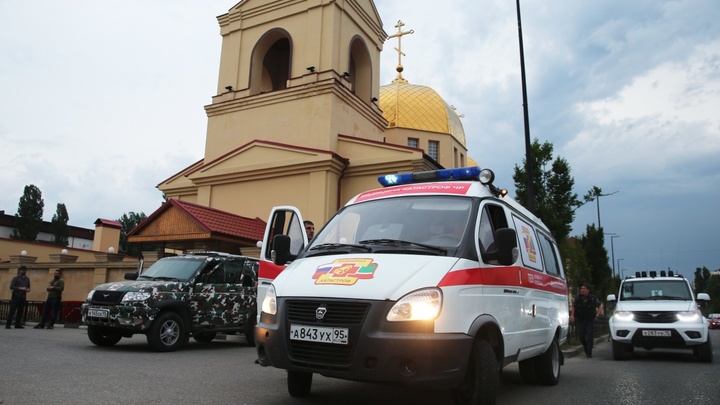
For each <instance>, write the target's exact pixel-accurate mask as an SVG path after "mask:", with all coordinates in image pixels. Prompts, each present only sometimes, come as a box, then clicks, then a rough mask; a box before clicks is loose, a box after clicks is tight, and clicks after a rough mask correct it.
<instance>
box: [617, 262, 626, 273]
mask: <svg viewBox="0 0 720 405" xmlns="http://www.w3.org/2000/svg"><path fill="white" fill-rule="evenodd" d="M620 260H625V259H618V266H617V268H618V271H620ZM621 278H622V276H621Z"/></svg>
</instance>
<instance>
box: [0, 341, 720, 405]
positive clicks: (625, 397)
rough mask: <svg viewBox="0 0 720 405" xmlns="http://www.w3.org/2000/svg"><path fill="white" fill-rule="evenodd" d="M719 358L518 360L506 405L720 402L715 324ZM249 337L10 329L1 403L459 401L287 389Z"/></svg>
mask: <svg viewBox="0 0 720 405" xmlns="http://www.w3.org/2000/svg"><path fill="white" fill-rule="evenodd" d="M712 333H713V338H714V342H715V345H714V346H715V359H716V361H715V363H713V364H702V363H698V362H696V361H695V360H694V358H693V356H692V355H691V354H690V352H689V351H677V352H669V353H668V352H656V351H653V352H645V353H639V354H638V356H636V357H637V360H631V361H625V362H615V361H613V360H612V355H611V353H610V345H609V344H608V343H607V342H604V341H602V342H600V343H599V344H598V345H597V347H596V349H595V355H594V356H593V358H592V359H586V358H585V356H582V355H580V356H576V357H572V358H569V359H567V361H566V364H565V366H564V367H563V369H562V376H561V381H560V384H559V385H558V386H556V387H541V386H532V385H525V384H523V383H522V382H521V381H520V376H519V372H518V370H517V366H516V365H511V366H508V367H506V368H505V369H504V370H503V373H502V387H501V390H500V396H499V398H498V403H499V404H503V403H512V404H532V405H537V404H538V403H555V404H573V403H583V404H606V403H620V404H653V405H655V404H670V403H672V404H675V403H681V402H687V403H692V404H693V405H705V404H707V405H710V404H717V403H718V402H717V400H716V399H717V398H720V389H719V388H718V387H720V384H718V383H716V382H715V381H717V377H716V376H717V375H720V331H712ZM254 360H255V350H254V348H252V347H248V346H246V344H245V341H244V338H242V337H234V336H231V337H228V339H227V340H224V341H222V340H215V341H213V342H211V343H207V344H202V343H197V342H195V341H193V340H191V343H190V344H189V345H188V346H186V347H185V348H183V349H182V350H180V351H178V352H173V353H155V352H153V351H152V350H151V349H150V348H149V347H148V345H147V342H146V339H145V337H144V336H142V335H136V336H135V337H133V338H131V339H123V340H122V341H121V342H120V343H119V344H118V345H116V346H114V347H109V348H102V347H97V346H94V345H92V344H91V343H90V341H89V340H88V339H87V336H86V330H85V329H73V328H56V329H54V330H35V329H32V328H31V327H29V328H26V329H23V330H16V329H12V330H7V329H5V328H4V327H0V404H2V405H15V404H39V403H52V404H108V403H113V404H155V403H161V402H163V403H172V404H200V403H202V404H259V405H266V404H270V405H286V404H298V403H302V404H339V403H341V404H343V405H367V404H368V403H370V404H372V405H383V404H408V403H414V404H418V405H422V404H433V405H445V404H451V403H452V402H451V400H450V398H449V395H448V393H447V392H436V391H423V390H418V389H409V388H404V387H391V386H381V385H375V384H363V383H354V382H347V381H342V380H336V379H329V378H325V377H322V376H315V378H314V381H313V388H312V393H313V394H312V396H311V397H310V398H308V399H305V400H297V399H293V398H291V397H290V396H289V395H288V394H287V390H286V385H285V384H286V382H285V372H284V371H283V370H278V369H274V368H264V367H261V366H259V365H256V364H254Z"/></svg>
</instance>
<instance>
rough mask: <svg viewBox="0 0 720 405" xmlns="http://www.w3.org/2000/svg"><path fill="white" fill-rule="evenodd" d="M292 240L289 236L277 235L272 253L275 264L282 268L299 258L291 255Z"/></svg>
mask: <svg viewBox="0 0 720 405" xmlns="http://www.w3.org/2000/svg"><path fill="white" fill-rule="evenodd" d="M290 244H291V239H290V237H289V236H287V235H275V237H274V238H273V250H272V253H271V256H272V261H273V263H275V264H277V265H278V266H282V265H284V264H285V263H287V262H290V261H293V260H294V259H295V258H296V257H297V256H296V255H294V254H291V253H290Z"/></svg>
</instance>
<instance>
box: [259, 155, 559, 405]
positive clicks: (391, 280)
mask: <svg viewBox="0 0 720 405" xmlns="http://www.w3.org/2000/svg"><path fill="white" fill-rule="evenodd" d="M493 180H494V174H493V172H492V171H491V170H488V169H484V170H481V169H480V168H478V167H465V168H456V169H442V170H436V171H428V172H415V173H402V174H390V175H386V176H380V177H379V178H378V181H379V182H380V183H381V185H382V186H383V188H380V189H375V190H370V191H366V192H363V193H360V194H359V195H357V196H355V197H353V198H352V199H351V200H350V201H349V202H348V203H347V204H346V205H345V206H344V207H343V208H342V209H341V210H340V211H338V212H337V214H335V215H334V216H333V217H332V218H331V219H330V220H329V221H328V222H327V224H325V226H323V228H322V229H321V230H320V231H319V232H317V233H316V235H315V237H314V238H313V239H312V240H311V241H308V239H307V236H306V234H305V231H304V227H303V218H302V215H301V213H300V212H299V210H298V209H297V208H294V207H289V206H285V207H275V208H273V210H272V211H271V214H270V218H269V220H268V225H267V229H266V231H265V238H264V240H263V242H262V243H261V263H260V272H259V277H260V291H259V292H258V302H259V303H260V302H262V304H261V311H260V314H259V321H258V324H257V325H256V328H255V342H256V349H257V354H258V359H259V362H260V364H261V365H263V366H272V367H276V368H281V369H285V370H287V388H288V392H289V394H290V395H291V396H293V397H305V396H308V395H309V394H310V391H311V387H312V379H313V375H314V374H319V375H323V376H327V377H332V378H339V379H345V380H352V381H364V382H377V383H383V384H396V385H408V386H422V387H433V388H439V389H447V390H449V391H451V392H452V394H453V397H454V399H455V402H456V403H459V404H478V403H494V402H495V398H496V395H497V392H498V386H499V384H500V371H501V370H502V368H503V367H504V366H506V365H508V364H510V363H513V362H519V370H520V374H521V376H522V378H523V380H524V381H526V382H531V383H539V384H543V385H555V384H557V383H558V380H559V378H560V366H561V365H562V364H563V356H562V352H561V350H560V346H561V345H562V344H563V343H564V342H565V340H566V339H567V334H568V295H567V294H568V291H567V283H566V280H565V274H564V270H563V265H562V260H561V259H560V255H559V251H558V247H557V243H556V242H555V240H554V239H553V237H552V236H551V234H550V231H549V230H548V228H547V227H546V226H545V225H543V223H542V222H541V221H540V220H539V219H538V218H537V217H535V216H534V215H533V214H531V213H530V212H529V211H528V210H526V209H525V208H523V207H522V206H521V205H520V204H518V203H517V202H515V201H514V200H512V199H511V198H510V197H508V196H507V195H506V194H507V191H505V190H501V189H499V188H498V187H496V186H495V185H493Z"/></svg>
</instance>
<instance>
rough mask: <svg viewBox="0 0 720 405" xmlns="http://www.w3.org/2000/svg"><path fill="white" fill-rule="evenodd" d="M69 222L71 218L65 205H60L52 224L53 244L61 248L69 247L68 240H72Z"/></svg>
mask: <svg viewBox="0 0 720 405" xmlns="http://www.w3.org/2000/svg"><path fill="white" fill-rule="evenodd" d="M68 220H70V217H69V216H68V212H67V209H66V208H65V204H63V203H58V205H57V209H56V211H55V215H53V217H52V222H51V223H50V225H51V227H52V231H53V238H52V243H55V244H57V245H60V246H67V245H68V240H69V239H70V231H69V229H68Z"/></svg>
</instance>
